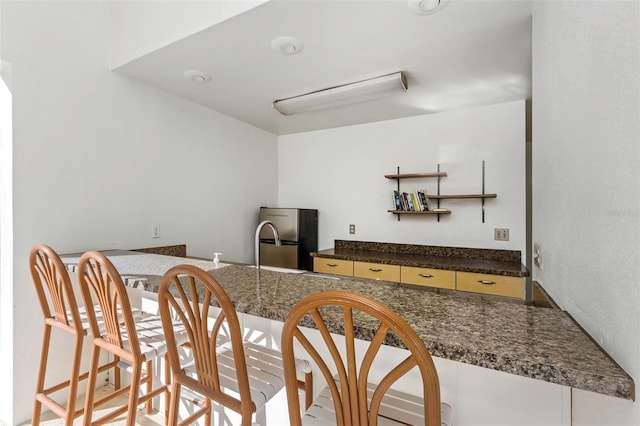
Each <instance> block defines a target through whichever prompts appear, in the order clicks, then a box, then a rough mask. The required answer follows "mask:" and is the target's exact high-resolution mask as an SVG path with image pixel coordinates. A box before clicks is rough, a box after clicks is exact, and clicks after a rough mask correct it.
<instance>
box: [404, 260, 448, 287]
mask: <svg viewBox="0 0 640 426" xmlns="http://www.w3.org/2000/svg"><path fill="white" fill-rule="evenodd" d="M400 282H401V283H403V284H414V285H424V286H429V287H438V288H449V289H451V290H455V288H456V272H455V271H445V270H444V269H431V268H416V267H414V266H402V267H401V268H400Z"/></svg>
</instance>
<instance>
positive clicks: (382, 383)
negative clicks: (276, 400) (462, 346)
mask: <svg viewBox="0 0 640 426" xmlns="http://www.w3.org/2000/svg"><path fill="white" fill-rule="evenodd" d="M372 319H373V320H375V322H374V323H373V324H374V328H376V331H375V333H374V334H373V336H371V341H370V344H369V346H368V347H367V349H366V351H365V353H364V356H363V358H362V361H361V362H360V363H358V362H357V361H356V359H358V356H357V355H356V347H355V346H356V345H355V334H354V328H355V327H359V326H360V325H359V324H367V325H365V327H367V328H369V327H370V324H372V323H371V320H372ZM361 321H366V322H361ZM300 324H305V325H306V326H307V327H313V328H316V329H317V330H319V332H320V335H321V336H322V343H319V344H318V345H316V347H314V345H313V344H312V343H311V342H310V341H309V340H308V339H307V337H306V336H305V335H304V333H303V331H302V330H301V329H300ZM327 324H334V325H337V324H340V325H341V326H343V327H344V338H343V339H340V338H339V337H335V338H334V337H333V336H332V335H331V332H330V331H329V329H328V328H327ZM376 324H377V325H376ZM387 338H393V339H395V340H400V341H401V342H402V343H403V344H404V346H405V347H406V349H407V350H408V351H409V354H408V356H407V357H406V358H405V359H404V360H401V361H400V362H398V363H396V365H395V367H393V368H391V369H390V371H389V372H388V373H387V374H386V375H385V376H384V377H383V378H382V380H379V381H376V382H374V383H372V382H370V381H369V373H370V372H371V367H372V365H373V363H374V361H375V360H376V356H377V355H378V351H379V349H380V347H381V346H382V344H383V343H384V341H385V339H387ZM294 341H295V342H298V343H299V344H301V345H302V347H303V348H304V349H305V351H306V352H307V353H308V354H309V356H311V358H313V361H314V362H315V363H316V365H317V366H318V368H319V369H320V370H321V371H322V374H323V376H324V378H325V380H326V382H327V387H326V388H325V389H324V390H323V391H322V392H321V393H320V394H319V395H318V397H317V398H316V399H315V400H314V402H313V404H312V405H311V407H310V408H309V409H308V410H306V411H305V413H304V416H301V414H300V411H301V410H300V402H299V397H298V391H297V384H296V369H295V358H294ZM338 341H340V342H343V343H344V347H342V346H340V347H339V345H338V344H337V343H336V342H338ZM319 349H321V350H322V352H323V353H328V354H329V355H328V356H327V357H326V358H325V359H323V357H322V356H321V355H320V353H319V351H318V350H319ZM282 354H283V357H284V358H283V359H284V372H285V380H286V388H287V400H288V405H289V419H290V425H291V426H300V425H302V424H305V425H320V424H334V425H338V426H356V425H357V426H366V425H371V426H376V425H378V424H381V425H385V426H386V425H425V426H452V423H451V420H452V409H451V406H450V405H448V404H445V403H441V402H440V385H439V381H438V373H437V371H436V367H435V365H434V364H433V360H432V359H431V355H430V354H429V351H428V350H427V348H426V346H425V344H424V342H423V341H422V340H421V339H420V337H419V336H418V335H417V334H416V332H415V331H414V330H413V329H412V328H411V327H410V326H409V324H407V323H406V321H404V320H403V319H402V318H401V317H400V316H398V315H397V314H396V313H395V312H393V311H392V310H391V309H389V308H388V307H387V306H385V305H383V304H382V303H380V302H378V301H376V300H373V299H371V298H369V297H366V296H362V295H359V294H355V293H352V292H348V291H341V290H332V291H324V292H320V293H316V294H313V295H311V296H307V297H306V298H304V299H303V300H301V301H300V302H298V303H297V304H296V305H295V306H294V307H293V309H291V311H290V312H289V314H288V315H287V318H286V320H285V323H284V329H283V332H282ZM387 361H392V360H387ZM414 367H417V368H418V370H419V372H420V377H421V379H422V389H421V390H422V395H419V396H414V395H410V394H407V393H405V392H399V391H397V390H393V389H391V388H390V387H391V386H392V385H393V384H394V383H395V382H396V381H397V380H398V379H399V378H400V377H402V376H404V375H405V374H406V373H407V372H409V371H410V370H411V369H413V368H414Z"/></svg>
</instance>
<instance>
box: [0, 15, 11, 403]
mask: <svg viewBox="0 0 640 426" xmlns="http://www.w3.org/2000/svg"><path fill="white" fill-rule="evenodd" d="M0 7H1V6H0ZM10 74H11V67H10V64H8V63H7V62H4V61H0V365H12V364H13V352H12V351H9V350H3V348H4V343H5V342H12V341H13V322H12V321H7V320H5V318H3V315H2V312H9V313H11V312H12V311H13V286H12V283H13V268H12V267H11V265H13V203H12V199H13V185H12V170H13V165H12V162H11V158H12V157H13V155H12V142H11V141H12V123H11V117H12V111H11V109H12V108H11V92H10V85H11V76H10ZM4 265H9V267H4ZM1 374H2V377H3V380H4V381H5V382H9V383H10V382H11V381H12V380H13V373H12V372H11V371H4V370H2V371H1ZM10 397H11V392H10V391H9V392H8V394H7V389H6V387H4V386H2V387H0V413H2V412H6V411H8V410H10V409H11V404H10V401H11V399H10Z"/></svg>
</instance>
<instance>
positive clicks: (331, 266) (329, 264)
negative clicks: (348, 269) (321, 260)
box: [327, 263, 338, 268]
mask: <svg viewBox="0 0 640 426" xmlns="http://www.w3.org/2000/svg"><path fill="white" fill-rule="evenodd" d="M327 266H328V267H330V268H335V267H336V266H338V264H337V263H327Z"/></svg>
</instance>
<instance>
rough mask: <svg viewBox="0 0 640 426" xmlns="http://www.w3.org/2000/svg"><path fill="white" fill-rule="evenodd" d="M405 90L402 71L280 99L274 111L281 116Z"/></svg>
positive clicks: (275, 102) (405, 82)
mask: <svg viewBox="0 0 640 426" xmlns="http://www.w3.org/2000/svg"><path fill="white" fill-rule="evenodd" d="M406 91H407V80H406V79H405V77H404V74H403V73H402V72H396V73H393V74H388V75H383V76H381V77H375V78H370V79H368V80H362V81H358V82H356V83H349V84H344V85H342V86H335V87H331V88H328V89H322V90H317V91H315V92H311V93H307V94H304V95H300V96H294V97H291V98H287V99H279V100H277V101H274V102H273V108H275V109H276V110H278V112H280V113H281V114H284V115H292V114H297V113H299V112H305V111H317V110H322V109H328V108H333V107H338V106H342V105H348V104H354V103H357V102H364V101H369V100H373V99H377V98H381V97H383V96H388V95H394V94H398V93H403V92H406Z"/></svg>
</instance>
